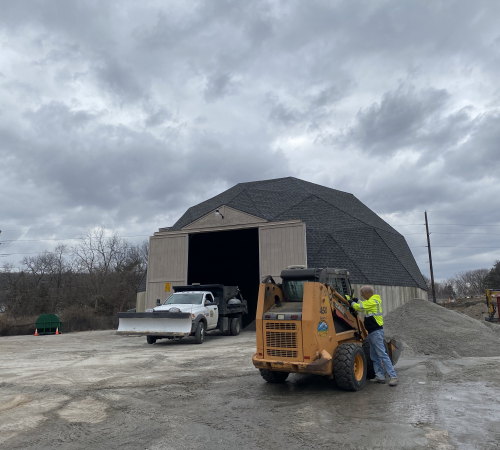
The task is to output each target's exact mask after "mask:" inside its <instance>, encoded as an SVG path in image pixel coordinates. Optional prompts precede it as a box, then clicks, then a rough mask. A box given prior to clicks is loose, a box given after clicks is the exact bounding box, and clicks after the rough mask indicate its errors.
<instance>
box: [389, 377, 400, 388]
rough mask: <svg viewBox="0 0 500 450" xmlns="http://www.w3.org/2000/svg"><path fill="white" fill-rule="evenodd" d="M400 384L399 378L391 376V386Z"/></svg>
mask: <svg viewBox="0 0 500 450" xmlns="http://www.w3.org/2000/svg"><path fill="white" fill-rule="evenodd" d="M397 385H398V379H397V378H391V379H390V381H389V386H397Z"/></svg>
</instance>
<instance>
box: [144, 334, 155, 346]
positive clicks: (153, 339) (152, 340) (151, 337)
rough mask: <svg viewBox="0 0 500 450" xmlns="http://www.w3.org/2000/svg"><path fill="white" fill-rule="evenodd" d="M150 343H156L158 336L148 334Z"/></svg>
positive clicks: (147, 337)
mask: <svg viewBox="0 0 500 450" xmlns="http://www.w3.org/2000/svg"><path fill="white" fill-rule="evenodd" d="M146 339H147V341H148V344H154V343H155V342H156V338H155V337H154V336H149V335H148V336H146Z"/></svg>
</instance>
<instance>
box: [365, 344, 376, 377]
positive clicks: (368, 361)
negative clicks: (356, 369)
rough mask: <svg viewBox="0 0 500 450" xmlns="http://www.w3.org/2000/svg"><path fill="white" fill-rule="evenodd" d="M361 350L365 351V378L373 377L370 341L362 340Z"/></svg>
mask: <svg viewBox="0 0 500 450" xmlns="http://www.w3.org/2000/svg"><path fill="white" fill-rule="evenodd" d="M363 351H364V352H365V358H366V379H367V380H371V379H372V378H375V369H374V367H373V361H372V358H371V357H370V341H369V340H368V339H365V340H364V341H363Z"/></svg>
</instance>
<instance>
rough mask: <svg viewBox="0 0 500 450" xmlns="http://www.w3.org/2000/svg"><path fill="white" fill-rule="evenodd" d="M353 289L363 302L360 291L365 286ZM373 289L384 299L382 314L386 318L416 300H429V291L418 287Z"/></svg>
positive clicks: (360, 285) (374, 287) (375, 286)
mask: <svg viewBox="0 0 500 450" xmlns="http://www.w3.org/2000/svg"><path fill="white" fill-rule="evenodd" d="M352 287H353V289H354V294H355V297H357V298H359V299H360V300H362V299H363V297H361V293H360V289H361V288H362V287H363V285H362V284H353V285H352ZM371 287H372V288H373V290H374V291H375V294H377V295H380V298H381V299H382V314H383V315H384V316H385V315H386V314H388V313H390V312H391V311H394V310H395V309H396V308H398V307H400V306H402V305H404V304H405V303H406V302H408V301H409V300H412V299H414V298H423V299H427V291H424V290H423V289H420V288H417V287H403V286H377V285H374V284H372V285H371Z"/></svg>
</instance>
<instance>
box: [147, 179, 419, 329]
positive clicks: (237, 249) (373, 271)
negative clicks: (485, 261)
mask: <svg viewBox="0 0 500 450" xmlns="http://www.w3.org/2000/svg"><path fill="white" fill-rule="evenodd" d="M289 265H306V266H308V267H340V268H347V269H349V270H350V273H351V282H352V284H353V287H354V289H355V292H356V294H357V295H358V296H359V288H360V287H361V286H362V285H365V284H370V285H372V286H373V287H374V288H375V291H376V292H377V293H378V294H380V295H381V297H382V298H383V300H384V305H385V308H384V313H387V312H390V311H392V310H393V309H395V308H396V307H398V306H400V305H402V304H403V303H405V302H407V301H408V300H410V299H413V298H427V292H426V290H427V287H426V284H425V282H424V279H423V277H422V274H421V273H420V270H419V268H418V266H417V264H416V262H415V259H414V258H413V255H412V253H411V251H410V249H409V247H408V244H407V243H406V240H405V238H404V237H403V236H402V235H401V234H400V233H398V232H397V231H396V230H395V229H394V228H392V227H391V226H390V225H389V224H388V223H386V222H385V221H384V220H382V219H381V218H380V217H379V216H377V214H375V213H374V212H373V211H372V210H370V209H369V208H368V207H367V206H365V205H364V204H363V203H361V202H360V201H359V200H358V199H357V198H356V197H354V195H352V194H349V193H346V192H342V191H338V190H335V189H331V188H327V187H324V186H320V185H317V184H314V183H309V182H307V181H303V180H300V179H297V178H292V177H289V178H279V179H274V180H265V181H255V182H249V183H239V184H237V185H236V186H234V187H232V188H231V189H228V190H227V191H225V192H222V193H221V194H219V195H217V196H215V197H213V198H211V199H209V200H206V201H204V202H202V203H200V204H198V205H195V206H192V207H191V208H189V209H188V210H187V211H186V212H185V213H184V215H183V216H182V217H181V218H180V219H179V220H178V221H177V222H176V223H175V224H174V225H173V226H172V227H170V228H160V230H159V231H158V232H156V233H154V235H153V236H152V237H151V238H150V249H149V261H148V270H147V276H146V278H145V279H144V280H143V281H144V282H143V287H144V288H145V293H140V292H139V295H138V304H137V310H138V311H144V310H145V309H146V308H152V307H154V306H155V305H156V304H157V301H158V300H159V301H161V302H163V300H165V298H167V297H168V296H169V295H170V293H171V292H172V291H171V289H172V286H175V285H186V284H193V283H201V284H204V283H220V284H226V285H237V286H239V287H240V290H241V291H242V293H243V296H244V297H245V298H246V299H247V300H248V301H249V310H250V314H249V317H248V318H247V319H246V320H245V321H244V324H245V323H249V322H251V321H253V320H254V318H255V309H256V301H257V294H258V288H259V283H260V282H261V280H262V279H263V278H264V277H265V276H267V275H272V276H273V277H274V279H275V280H276V282H279V281H280V277H279V275H280V273H281V270H282V269H284V268H286V267H287V266H289Z"/></svg>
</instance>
